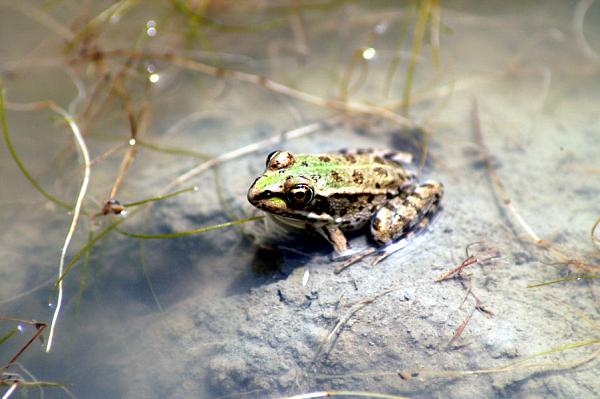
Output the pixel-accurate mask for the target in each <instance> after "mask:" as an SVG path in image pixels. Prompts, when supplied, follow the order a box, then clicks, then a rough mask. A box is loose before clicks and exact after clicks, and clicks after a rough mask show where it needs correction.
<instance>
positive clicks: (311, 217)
mask: <svg viewBox="0 0 600 399" xmlns="http://www.w3.org/2000/svg"><path fill="white" fill-rule="evenodd" d="M267 216H268V217H269V218H270V219H271V220H272V221H274V222H275V223H277V224H278V225H280V226H283V227H285V228H293V229H302V230H304V229H306V228H308V227H309V226H311V227H320V226H324V225H326V224H331V223H332V222H333V218H332V217H331V216H329V215H317V214H316V213H312V212H306V215H304V216H303V219H295V218H292V217H288V216H283V215H276V214H274V213H267Z"/></svg>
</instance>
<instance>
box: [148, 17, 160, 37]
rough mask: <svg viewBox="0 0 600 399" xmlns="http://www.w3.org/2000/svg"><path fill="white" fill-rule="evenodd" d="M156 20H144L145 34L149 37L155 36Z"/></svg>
mask: <svg viewBox="0 0 600 399" xmlns="http://www.w3.org/2000/svg"><path fill="white" fill-rule="evenodd" d="M156 33H157V31H156V22H155V21H153V20H149V21H148V22H146V34H147V35H148V36H150V37H154V36H156Z"/></svg>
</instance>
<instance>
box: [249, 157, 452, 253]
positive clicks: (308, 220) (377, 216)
mask: <svg viewBox="0 0 600 399" xmlns="http://www.w3.org/2000/svg"><path fill="white" fill-rule="evenodd" d="M412 158H413V157H412V155H411V154H410V153H407V152H402V151H381V150H373V149H359V150H341V151H336V152H328V153H320V154H318V153H317V154H305V153H299V154H293V153H291V152H288V151H283V150H277V151H273V152H271V153H270V154H269V155H268V156H267V158H266V165H265V166H266V168H265V171H264V172H263V174H262V175H260V176H259V177H257V178H256V180H255V181H254V183H253V184H252V185H251V187H250V189H249V190H248V195H247V197H248V201H249V202H250V203H251V204H252V205H253V206H255V207H256V208H258V209H260V210H262V211H264V212H266V213H267V215H268V216H270V218H271V219H273V220H274V221H275V222H276V223H278V224H280V225H283V226H285V227H288V228H292V229H304V230H312V231H315V232H317V233H319V234H320V235H322V236H323V237H324V238H325V239H326V240H327V241H329V242H330V243H331V245H332V246H333V249H334V251H335V253H337V254H340V255H343V254H345V253H347V251H348V249H349V245H348V239H347V237H346V234H347V233H349V232H352V231H358V230H361V229H367V228H368V233H369V236H370V238H371V239H372V241H373V242H374V243H375V248H383V247H386V246H388V245H390V244H392V243H395V242H397V241H399V240H401V239H403V238H406V237H407V236H409V235H410V233H411V232H412V231H413V230H415V229H417V228H418V229H419V230H423V229H424V227H426V226H427V225H428V222H429V221H430V220H431V218H432V216H433V215H435V214H436V213H437V212H438V210H439V209H440V208H441V199H442V197H443V194H444V187H443V185H442V183H440V182H438V181H435V180H427V181H423V182H419V179H418V178H417V174H416V173H415V171H414V167H413V163H412Z"/></svg>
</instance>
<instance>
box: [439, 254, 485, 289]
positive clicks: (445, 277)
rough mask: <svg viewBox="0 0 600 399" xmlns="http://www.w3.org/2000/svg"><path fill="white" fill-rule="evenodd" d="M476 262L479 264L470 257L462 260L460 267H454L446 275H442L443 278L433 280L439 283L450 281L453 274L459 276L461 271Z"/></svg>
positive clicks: (477, 260)
mask: <svg viewBox="0 0 600 399" xmlns="http://www.w3.org/2000/svg"><path fill="white" fill-rule="evenodd" d="M478 262H479V259H477V258H476V257H475V256H473V255H471V256H469V257H468V258H467V259H465V260H463V261H462V262H461V263H460V265H458V266H456V267H455V268H454V269H452V270H450V271H449V272H448V273H446V274H444V275H443V276H440V277H438V278H437V279H436V280H435V282H436V283H439V282H440V281H445V280H448V279H450V277H452V276H454V275H455V274H460V273H461V272H462V271H463V269H465V268H466V267H469V266H471V265H474V264H476V263H478Z"/></svg>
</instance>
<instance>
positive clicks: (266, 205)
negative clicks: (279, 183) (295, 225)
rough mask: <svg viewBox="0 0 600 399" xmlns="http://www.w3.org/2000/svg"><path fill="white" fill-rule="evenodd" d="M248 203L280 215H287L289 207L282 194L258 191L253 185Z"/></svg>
mask: <svg viewBox="0 0 600 399" xmlns="http://www.w3.org/2000/svg"><path fill="white" fill-rule="evenodd" d="M248 202H250V203H251V204H252V205H254V206H255V207H257V208H258V209H262V210H264V211H267V212H271V213H275V214H278V215H285V214H287V213H288V212H287V210H288V206H287V204H286V203H285V199H284V197H283V195H282V194H278V193H274V192H273V191H270V190H258V189H257V188H256V185H255V184H253V185H252V187H250V190H248Z"/></svg>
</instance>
